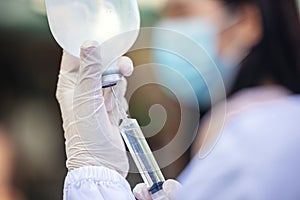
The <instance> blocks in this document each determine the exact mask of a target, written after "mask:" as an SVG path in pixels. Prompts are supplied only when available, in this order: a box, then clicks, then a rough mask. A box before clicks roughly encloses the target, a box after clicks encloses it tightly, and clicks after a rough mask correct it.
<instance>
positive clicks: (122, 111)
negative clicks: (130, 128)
mask: <svg viewBox="0 0 300 200" xmlns="http://www.w3.org/2000/svg"><path fill="white" fill-rule="evenodd" d="M111 91H112V94H113V96H114V98H115V100H116V106H117V110H118V112H119V113H120V117H121V119H126V118H127V117H128V116H127V113H126V111H125V109H124V108H123V106H122V105H121V104H120V101H119V99H118V97H117V95H116V92H115V90H114V88H113V87H111Z"/></svg>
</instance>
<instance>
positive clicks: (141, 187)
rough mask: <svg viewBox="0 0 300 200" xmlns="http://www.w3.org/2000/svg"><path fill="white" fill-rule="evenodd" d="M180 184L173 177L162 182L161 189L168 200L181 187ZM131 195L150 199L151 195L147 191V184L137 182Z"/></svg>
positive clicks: (139, 199) (170, 199) (171, 199)
mask: <svg viewBox="0 0 300 200" xmlns="http://www.w3.org/2000/svg"><path fill="white" fill-rule="evenodd" d="M181 187H182V186H181V184H180V183H179V182H178V181H175V180H173V179H169V180H167V181H165V182H164V184H163V191H164V192H165V194H166V195H167V197H168V198H169V200H173V199H174V197H175V195H176V192H177V191H178V190H179V189H180V188H181ZM133 195H134V196H135V198H136V199H138V200H152V197H151V195H150V193H149V191H148V188H147V185H146V184H145V183H139V184H137V185H136V186H135V188H134V189H133Z"/></svg>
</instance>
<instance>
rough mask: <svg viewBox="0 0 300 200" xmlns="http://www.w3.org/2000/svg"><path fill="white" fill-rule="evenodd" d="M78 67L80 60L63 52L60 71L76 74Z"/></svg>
mask: <svg viewBox="0 0 300 200" xmlns="http://www.w3.org/2000/svg"><path fill="white" fill-rule="evenodd" d="M79 67H80V60H79V59H78V58H77V57H75V56H73V55H71V54H69V53H68V52H66V51H65V50H63V55H62V59H61V65H60V69H61V70H64V71H66V72H69V73H72V74H77V73H78V71H79Z"/></svg>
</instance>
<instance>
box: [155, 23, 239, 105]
mask: <svg viewBox="0 0 300 200" xmlns="http://www.w3.org/2000/svg"><path fill="white" fill-rule="evenodd" d="M157 27H158V28H163V29H166V31H163V33H162V32H160V31H158V32H157V33H156V32H154V34H153V45H154V46H156V47H157V46H158V47H163V49H161V50H159V49H158V50H155V51H154V55H153V56H154V61H155V63H158V64H161V65H164V66H167V67H168V68H170V69H171V70H173V71H174V72H175V74H177V76H175V75H174V74H173V75H170V73H169V72H170V70H169V69H167V68H166V67H158V68H157V70H156V71H155V74H156V77H157V79H158V80H159V81H160V82H162V83H164V84H165V85H168V86H169V87H170V88H172V89H171V91H172V92H173V93H174V95H175V96H177V95H181V96H184V102H182V103H184V104H186V105H187V106H189V105H190V104H192V101H191V100H192V99H193V98H194V96H196V98H197V100H198V106H199V107H200V108H201V109H207V108H209V107H210V105H211V104H214V103H216V102H217V100H221V99H224V98H225V95H224V94H225V91H224V87H225V89H226V90H228V89H229V88H230V85H231V83H232V81H233V80H234V78H235V75H236V71H237V70H236V67H235V66H234V65H236V63H234V62H232V61H230V62H228V61H224V60H223V61H221V60H220V59H219V58H218V53H217V52H218V41H217V38H218V34H219V32H218V30H217V29H216V27H214V26H213V24H212V23H210V22H208V21H204V20H200V19H199V18H195V19H194V18H183V19H165V20H162V21H161V22H160V23H159V24H158V25H157ZM167 30H168V31H167ZM174 49H176V50H174ZM180 52H185V53H188V57H186V56H183V55H181V53H180ZM180 79H184V80H185V81H186V82H188V83H189V85H190V87H191V89H192V91H193V92H192V93H191V92H188V91H187V90H185V89H184V88H182V87H181V86H180V83H181V81H180ZM216 79H221V80H220V81H216ZM170 88H169V89H170ZM221 90H223V92H221ZM189 91H191V90H189ZM193 93H194V94H193ZM220 94H223V95H221V96H220ZM174 95H172V96H174ZM191 106H194V105H191Z"/></svg>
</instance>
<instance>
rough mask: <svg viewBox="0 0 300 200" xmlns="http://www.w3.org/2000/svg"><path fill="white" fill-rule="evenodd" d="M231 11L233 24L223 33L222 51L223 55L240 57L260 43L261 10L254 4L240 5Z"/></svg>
mask: <svg viewBox="0 0 300 200" xmlns="http://www.w3.org/2000/svg"><path fill="white" fill-rule="evenodd" d="M236 9H237V10H234V11H233V13H232V11H231V12H230V13H229V15H230V16H231V18H234V19H233V21H235V22H234V23H233V25H232V26H230V27H229V28H228V29H227V30H225V31H223V33H221V43H220V50H221V51H220V53H221V55H223V56H229V57H235V56H238V57H240V56H241V55H239V54H241V53H246V52H248V51H249V50H250V49H251V48H252V47H254V46H255V45H256V44H258V43H259V41H260V40H261V38H262V36H263V24H262V19H261V12H260V11H259V9H258V7H257V6H255V5H252V4H243V5H240V6H239V7H238V8H236Z"/></svg>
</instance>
